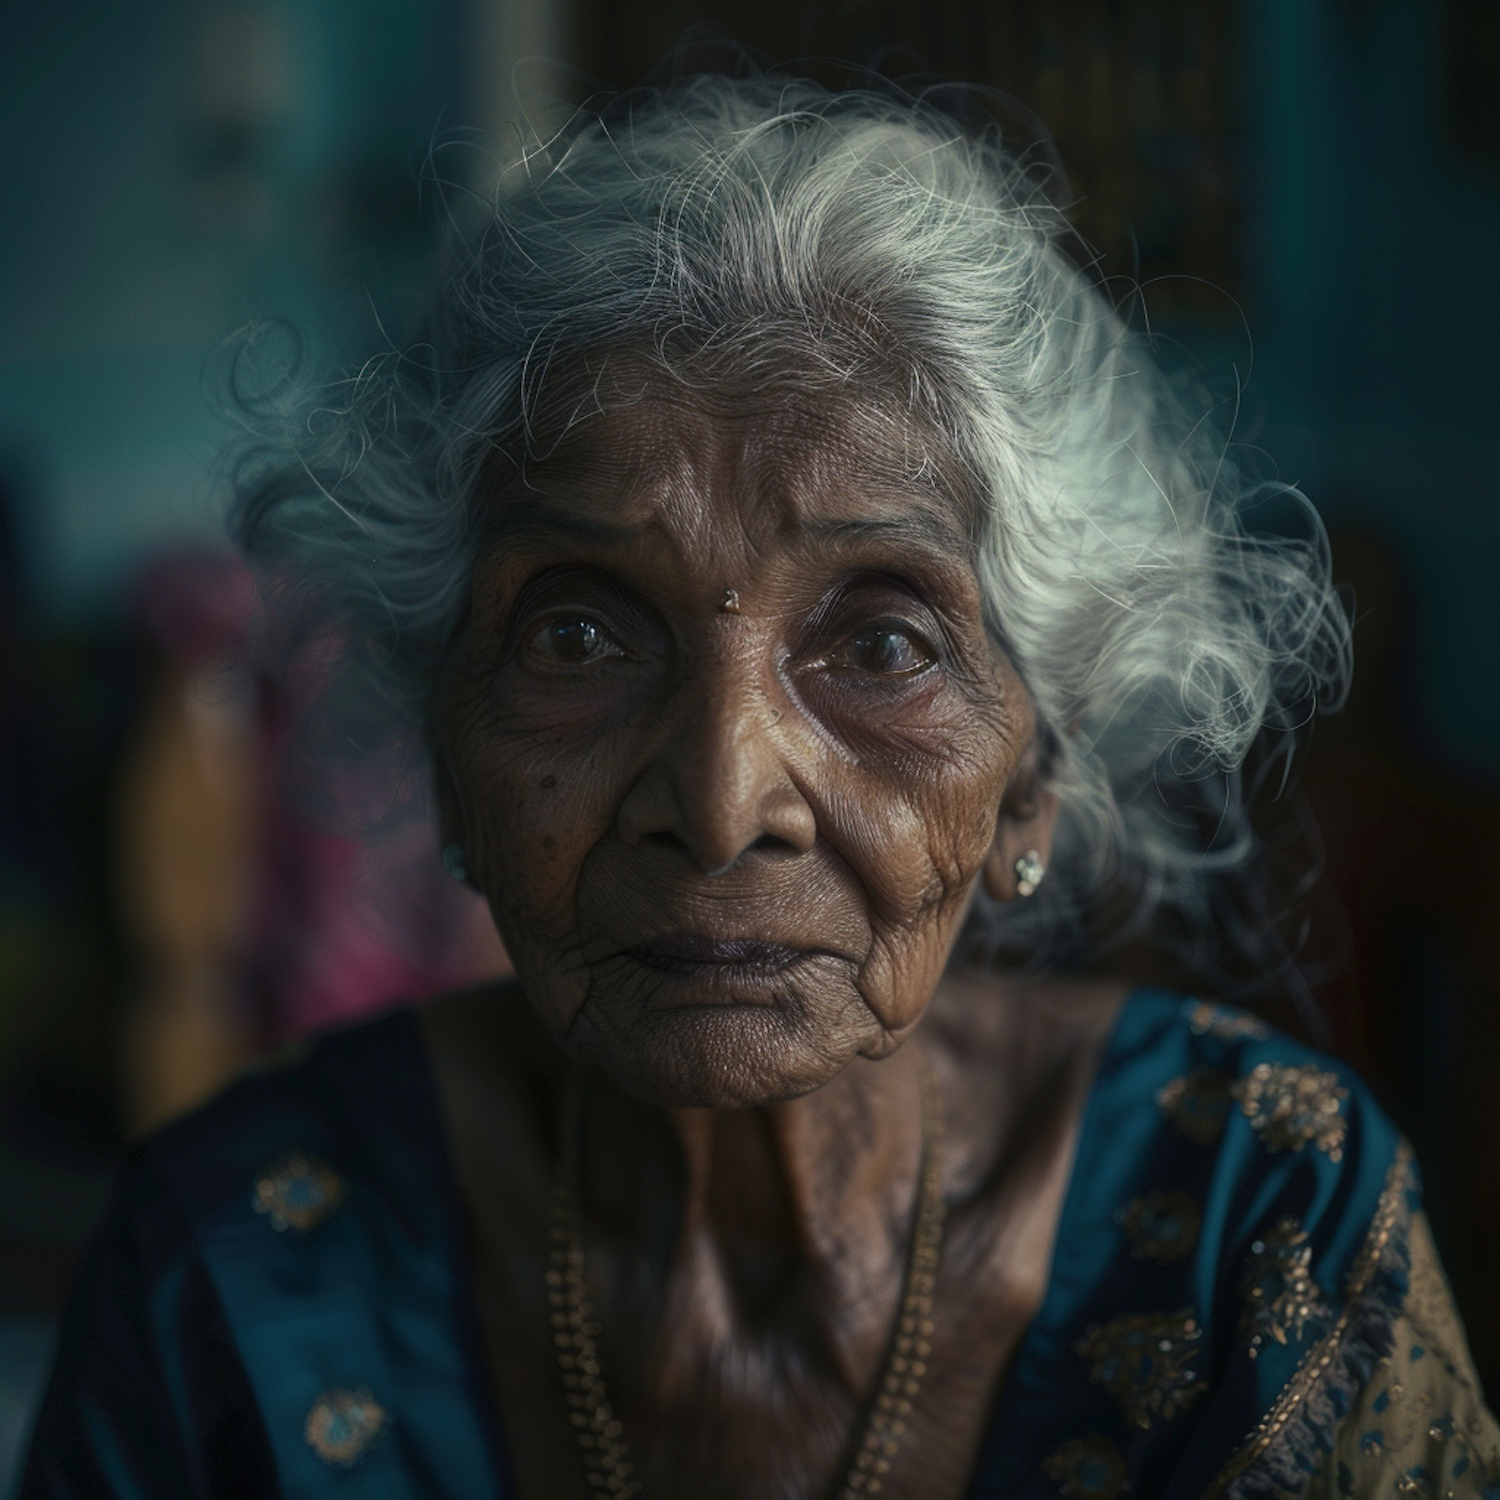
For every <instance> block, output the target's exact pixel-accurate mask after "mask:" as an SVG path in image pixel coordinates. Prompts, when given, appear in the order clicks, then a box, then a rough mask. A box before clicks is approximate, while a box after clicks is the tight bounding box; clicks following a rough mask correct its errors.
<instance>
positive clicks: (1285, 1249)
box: [1240, 1216, 1333, 1359]
mask: <svg viewBox="0 0 1500 1500" xmlns="http://www.w3.org/2000/svg"><path fill="white" fill-rule="evenodd" d="M1311 1265H1312V1246H1311V1245H1310V1244H1309V1243H1308V1240H1307V1231H1306V1230H1304V1229H1303V1228H1302V1226H1301V1225H1300V1224H1299V1223H1298V1222H1297V1221H1296V1219H1294V1218H1291V1217H1290V1216H1288V1217H1287V1218H1284V1219H1282V1220H1281V1222H1280V1223H1278V1224H1277V1225H1276V1226H1275V1228H1273V1229H1271V1230H1269V1231H1267V1233H1265V1234H1264V1235H1262V1236H1261V1238H1260V1239H1258V1240H1256V1241H1255V1243H1254V1244H1252V1245H1251V1246H1250V1258H1249V1259H1248V1260H1247V1261H1246V1262H1245V1270H1244V1274H1243V1277H1242V1280H1241V1284H1240V1295H1241V1296H1242V1298H1243V1299H1244V1307H1243V1311H1242V1313H1241V1315H1240V1337H1241V1338H1243V1339H1244V1340H1245V1344H1246V1347H1247V1348H1248V1349H1249V1352H1250V1358H1251V1359H1255V1358H1256V1357H1257V1356H1258V1355H1259V1354H1260V1351H1261V1349H1262V1348H1263V1347H1264V1346H1265V1342H1266V1340H1267V1339H1274V1340H1275V1341H1276V1342H1277V1343H1278V1344H1283V1345H1284V1344H1287V1343H1300V1342H1301V1341H1302V1340H1303V1339H1304V1338H1305V1337H1306V1336H1307V1327H1308V1324H1309V1323H1312V1324H1315V1325H1317V1326H1319V1327H1324V1326H1326V1325H1327V1324H1328V1323H1329V1321H1330V1320H1331V1318H1332V1316H1333V1315H1332V1313H1331V1312H1330V1311H1329V1309H1328V1304H1327V1303H1326V1302H1325V1301H1324V1300H1323V1291H1322V1288H1321V1287H1319V1285H1318V1283H1317V1282H1316V1281H1314V1280H1313V1276H1312V1270H1311Z"/></svg>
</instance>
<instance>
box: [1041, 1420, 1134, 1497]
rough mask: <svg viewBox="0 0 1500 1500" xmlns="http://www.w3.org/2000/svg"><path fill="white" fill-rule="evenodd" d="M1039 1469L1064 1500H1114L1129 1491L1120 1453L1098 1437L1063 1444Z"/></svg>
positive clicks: (1044, 1460)
mask: <svg viewBox="0 0 1500 1500" xmlns="http://www.w3.org/2000/svg"><path fill="white" fill-rule="evenodd" d="M1042 1469H1043V1472H1044V1473H1045V1474H1046V1475H1047V1477H1048V1478H1049V1479H1050V1480H1051V1481H1052V1482H1053V1483H1054V1484H1055V1485H1056V1486H1057V1488H1058V1491H1059V1493H1061V1494H1062V1495H1064V1496H1065V1497H1066V1500H1117V1497H1118V1496H1120V1495H1123V1494H1124V1493H1125V1491H1126V1490H1127V1489H1128V1488H1129V1481H1128V1478H1127V1472H1126V1468H1125V1460H1124V1459H1123V1458H1122V1457H1121V1456H1120V1450H1119V1449H1118V1448H1116V1447H1115V1445H1114V1444H1113V1443H1112V1442H1110V1441H1109V1439H1108V1438H1102V1437H1100V1436H1099V1435H1098V1433H1090V1434H1089V1435H1088V1437H1082V1438H1074V1439H1073V1441H1072V1442H1070V1443H1064V1444H1063V1445H1062V1447H1061V1448H1059V1449H1058V1450H1057V1452H1056V1453H1054V1454H1052V1455H1051V1457H1049V1458H1044V1459H1043V1460H1042Z"/></svg>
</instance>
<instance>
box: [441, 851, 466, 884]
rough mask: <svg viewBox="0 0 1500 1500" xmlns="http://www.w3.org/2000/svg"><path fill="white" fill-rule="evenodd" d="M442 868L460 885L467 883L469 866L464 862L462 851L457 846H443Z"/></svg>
mask: <svg viewBox="0 0 1500 1500" xmlns="http://www.w3.org/2000/svg"><path fill="white" fill-rule="evenodd" d="M443 868H444V869H445V870H446V871H447V872H448V873H449V874H450V875H451V876H452V877H453V878H454V879H455V880H456V881H457V882H458V883H459V884H460V885H467V884H468V883H469V866H468V864H467V863H466V862H465V860H464V851H463V849H462V848H461V847H460V846H459V845H458V844H451V843H450V844H444V845H443Z"/></svg>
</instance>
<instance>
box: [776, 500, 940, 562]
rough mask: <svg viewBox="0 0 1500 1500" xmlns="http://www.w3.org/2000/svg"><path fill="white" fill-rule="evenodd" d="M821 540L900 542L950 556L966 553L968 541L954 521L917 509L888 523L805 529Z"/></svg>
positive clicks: (814, 525) (847, 522)
mask: <svg viewBox="0 0 1500 1500" xmlns="http://www.w3.org/2000/svg"><path fill="white" fill-rule="evenodd" d="M805 530H806V531H807V534H808V535H809V536H811V537H814V538H816V539H817V540H818V541H830V542H852V543H856V544H857V543H861V542H898V543H904V544H906V545H908V546H919V547H922V548H924V549H926V550H930V551H937V552H942V553H947V554H966V553H967V551H968V538H967V537H966V536H965V535H964V533H963V531H962V530H961V529H960V528H959V527H957V526H955V525H954V524H953V522H952V521H951V520H950V519H948V518H946V517H943V516H940V515H937V514H934V513H933V512H932V511H927V510H917V511H912V512H911V513H910V514H907V515H902V516H897V517H894V518H892V519H889V520H873V519H861V518H855V519H852V520H845V521H815V522H813V523H812V524H811V525H810V526H807V527H806V528H805Z"/></svg>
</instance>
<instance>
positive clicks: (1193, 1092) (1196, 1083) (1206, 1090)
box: [1156, 1068, 1230, 1146]
mask: <svg viewBox="0 0 1500 1500" xmlns="http://www.w3.org/2000/svg"><path fill="white" fill-rule="evenodd" d="M1229 1098H1230V1086H1229V1080H1228V1079H1227V1078H1226V1077H1225V1076H1224V1075H1223V1074H1222V1073H1219V1072H1216V1071H1215V1070H1214V1069H1213V1068H1194V1069H1193V1071H1192V1072H1191V1073H1187V1074H1184V1075H1183V1076H1182V1077H1181V1078H1174V1079H1173V1080H1172V1081H1171V1082H1170V1083H1167V1084H1163V1085H1162V1087H1161V1088H1159V1089H1157V1091H1156V1104H1157V1107H1158V1108H1159V1109H1160V1110H1161V1112H1162V1113H1163V1114H1164V1115H1165V1116H1166V1117H1167V1119H1169V1120H1170V1121H1171V1122H1172V1124H1174V1125H1175V1126H1176V1127H1177V1128H1178V1129H1179V1130H1180V1131H1181V1132H1182V1133H1183V1134H1184V1135H1185V1136H1187V1137H1188V1138H1189V1139H1190V1140H1194V1141H1197V1142H1198V1144H1199V1145H1200V1146H1209V1145H1212V1144H1213V1143H1214V1141H1216V1140H1217V1139H1218V1138H1219V1132H1220V1131H1221V1130H1223V1128H1224V1118H1225V1116H1226V1115H1227V1114H1228V1113H1229Z"/></svg>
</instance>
